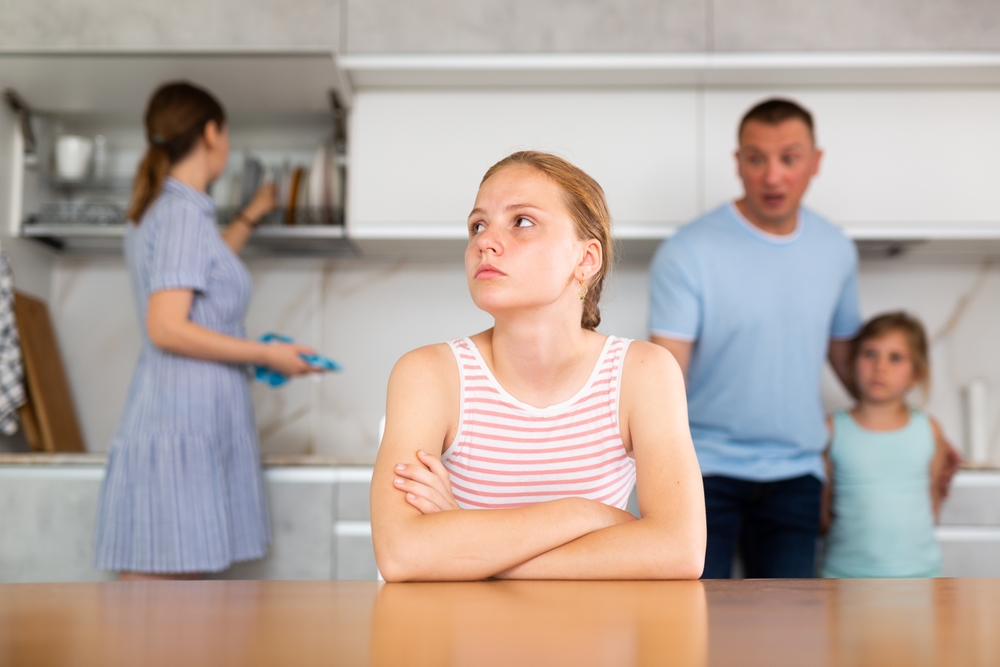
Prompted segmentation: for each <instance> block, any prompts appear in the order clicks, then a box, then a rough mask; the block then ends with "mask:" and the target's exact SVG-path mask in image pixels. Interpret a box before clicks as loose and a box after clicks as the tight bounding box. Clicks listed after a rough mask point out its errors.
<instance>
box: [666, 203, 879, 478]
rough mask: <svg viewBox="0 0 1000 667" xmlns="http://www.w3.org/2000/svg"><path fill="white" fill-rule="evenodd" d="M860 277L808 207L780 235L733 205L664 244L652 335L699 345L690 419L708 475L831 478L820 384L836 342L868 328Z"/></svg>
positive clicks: (837, 235) (691, 377)
mask: <svg viewBox="0 0 1000 667" xmlns="http://www.w3.org/2000/svg"><path fill="white" fill-rule="evenodd" d="M856 274H857V250H856V249H855V247H854V244H853V243H851V241H850V240H848V239H847V238H846V237H845V236H844V235H843V234H842V233H841V232H840V231H838V230H837V229H836V228H835V227H834V226H833V225H831V224H830V223H828V222H826V221H825V220H823V219H822V218H819V217H818V216H816V215H815V214H814V213H812V212H810V211H808V210H807V209H800V211H799V224H798V228H797V230H796V231H795V232H794V233H792V234H791V235H789V236H774V235H770V234H765V233H764V232H762V231H760V230H759V229H758V228H757V227H754V226H753V225H751V224H750V223H749V222H748V221H746V220H745V219H744V218H743V217H742V216H741V215H740V214H739V213H738V212H737V210H736V208H735V206H733V205H732V204H728V205H725V206H722V207H720V208H718V209H716V210H714V211H711V212H710V213H707V214H705V215H704V216H702V217H701V218H699V219H697V220H695V221H694V222H692V223H690V224H688V225H686V226H684V227H683V228H681V229H680V230H678V232H677V234H675V235H674V236H673V238H671V239H669V240H667V241H665V242H664V243H663V244H662V245H661V246H660V248H659V249H658V250H657V252H656V255H655V256H654V257H653V263H652V267H651V278H650V279H651V285H650V300H651V303H650V318H649V328H650V331H651V332H652V333H653V335H656V336H664V337H669V338H675V339H680V340H686V341H694V343H695V344H694V347H693V349H692V354H691V361H690V366H689V368H688V376H687V393H688V410H689V416H690V423H691V435H692V437H693V439H694V444H695V450H696V451H697V453H698V462H699V463H700V464H701V470H702V473H703V474H705V475H725V476H727V477H733V478H737V479H746V480H752V481H775V480H780V479H790V478H792V477H798V476H801V475H815V476H816V477H818V478H820V479H823V478H824V477H825V472H824V468H823V462H822V459H821V452H822V450H823V448H824V447H825V445H826V442H827V432H826V424H825V419H824V414H823V405H822V401H821V398H820V380H821V374H822V371H823V366H824V363H825V359H826V354H827V349H828V347H829V341H830V339H831V338H849V337H851V336H853V335H854V334H855V332H856V331H857V330H858V328H859V326H860V324H861V316H860V314H859V313H858V296H857V276H856Z"/></svg>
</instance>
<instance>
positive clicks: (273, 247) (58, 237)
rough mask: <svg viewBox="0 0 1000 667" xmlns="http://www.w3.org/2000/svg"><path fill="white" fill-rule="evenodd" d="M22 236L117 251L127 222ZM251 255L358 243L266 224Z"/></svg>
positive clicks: (68, 247)
mask: <svg viewBox="0 0 1000 667" xmlns="http://www.w3.org/2000/svg"><path fill="white" fill-rule="evenodd" d="M22 235H23V236H25V237H27V238H31V239H34V240H36V241H39V242H41V243H44V244H45V245H48V246H50V247H52V248H56V249H58V250H60V251H63V252H67V253H74V254H114V253H120V252H121V250H122V239H123V238H124V237H125V224H124V223H119V224H110V225H92V224H72V223H69V224H48V225H46V224H32V225H25V226H24V228H23V229H22ZM244 252H245V254H248V255H295V256H312V257H317V256H319V257H355V256H358V255H359V254H360V251H359V249H358V246H357V244H356V243H354V242H353V241H351V240H350V239H348V238H347V235H346V234H345V232H344V227H343V226H340V225H300V226H299V225H288V226H285V225H263V226H260V227H257V229H255V230H254V233H253V236H251V237H250V240H249V241H248V242H247V248H246V250H245V251H244Z"/></svg>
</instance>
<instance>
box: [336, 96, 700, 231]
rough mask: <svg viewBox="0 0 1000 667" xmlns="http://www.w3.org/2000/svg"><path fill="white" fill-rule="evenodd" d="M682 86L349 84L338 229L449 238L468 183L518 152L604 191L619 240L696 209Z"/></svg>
mask: <svg viewBox="0 0 1000 667" xmlns="http://www.w3.org/2000/svg"><path fill="white" fill-rule="evenodd" d="M697 128H698V106H697V94H696V92H695V91H694V90H687V91H665V90H657V91H650V90H639V91H636V90H615V89H600V90H587V91H582V90H562V91H544V92H543V91H532V90H524V89H521V90H460V91H455V90H452V91H426V90H424V91H379V90H371V91H357V92H356V94H355V97H354V106H353V109H352V112H351V125H350V130H349V133H348V134H349V136H350V178H349V190H348V198H347V201H348V233H349V234H350V235H352V236H354V237H355V238H358V239H365V238H389V237H400V238H420V237H437V238H461V237H464V236H465V235H466V230H465V224H466V219H467V217H468V214H469V211H470V210H471V209H472V205H473V201H474V200H475V196H476V191H477V189H478V187H479V181H480V179H481V178H482V176H483V174H484V173H485V172H486V170H487V169H488V168H489V167H490V166H491V165H492V164H494V163H495V162H497V161H498V160H500V159H501V158H503V157H504V156H506V155H508V154H509V153H511V152H514V151H518V150H529V149H530V150H541V151H548V152H551V153H555V154H557V155H560V156H562V157H564V158H566V159H568V160H569V161H571V162H572V163H574V164H575V165H577V166H579V167H580V168H581V169H583V170H584V171H586V172H587V173H589V174H590V175H591V176H593V177H594V178H595V179H596V180H597V182H598V183H600V184H601V186H602V187H603V188H604V191H605V193H606V195H607V199H608V204H609V206H610V208H611V214H612V216H613V218H614V221H615V228H616V232H617V234H618V235H619V236H621V237H626V238H627V237H630V236H631V237H648V236H653V237H656V236H662V235H665V234H666V233H667V232H668V231H669V230H670V229H671V228H673V227H674V226H676V225H677V224H678V223H681V222H684V221H685V220H688V219H690V218H691V217H693V216H694V215H696V214H697V212H698V211H699V210H700V204H699V202H698V197H697V192H698V169H697V165H698V135H697Z"/></svg>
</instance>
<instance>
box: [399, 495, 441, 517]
mask: <svg viewBox="0 0 1000 667" xmlns="http://www.w3.org/2000/svg"><path fill="white" fill-rule="evenodd" d="M406 502H408V503H410V504H411V505H413V506H414V507H416V508H417V509H418V510H420V513H421V514H434V513H435V512H440V511H441V508H440V507H438V506H437V505H435V504H434V503H432V502H431V501H429V500H427V499H426V498H421V497H420V496H418V495H416V494H413V493H407V494H406Z"/></svg>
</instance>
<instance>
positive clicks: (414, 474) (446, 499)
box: [393, 452, 461, 514]
mask: <svg viewBox="0 0 1000 667" xmlns="http://www.w3.org/2000/svg"><path fill="white" fill-rule="evenodd" d="M417 459H418V460H419V461H420V463H422V464H423V465H419V464H417V465H413V464H409V465H408V464H405V463H400V464H398V465H397V466H396V478H395V480H393V484H394V485H395V487H396V488H397V489H399V490H400V491H402V492H403V493H405V494H406V502H408V503H410V504H411V505H413V506H414V507H416V508H417V509H418V510H420V512H421V513H422V514H433V513H435V512H444V511H447V510H457V509H461V507H459V506H458V503H457V502H455V496H453V495H452V493H451V476H450V475H448V470H447V469H446V468H445V467H444V464H443V463H441V459H439V458H437V457H434V456H431V455H430V454H428V453H427V452H417Z"/></svg>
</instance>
